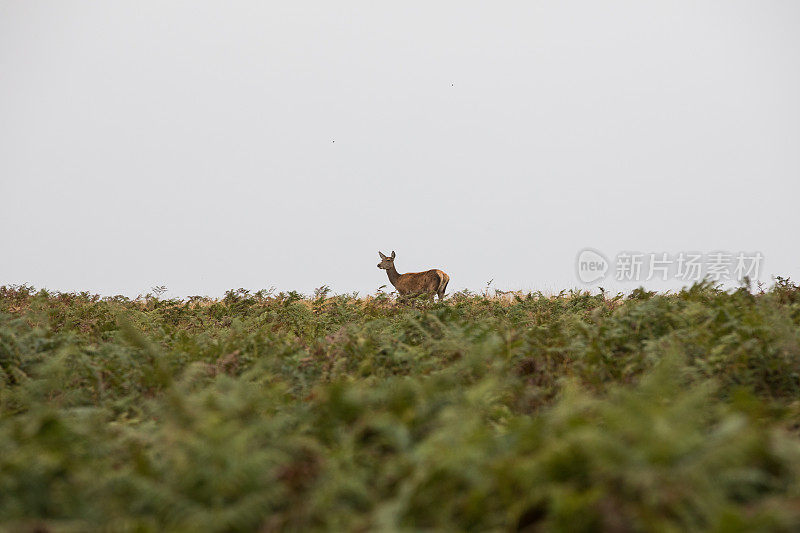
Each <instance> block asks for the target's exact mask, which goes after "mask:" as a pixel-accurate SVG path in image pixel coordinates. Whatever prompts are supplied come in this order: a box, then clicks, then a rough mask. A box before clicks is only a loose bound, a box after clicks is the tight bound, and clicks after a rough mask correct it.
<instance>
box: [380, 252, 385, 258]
mask: <svg viewBox="0 0 800 533" xmlns="http://www.w3.org/2000/svg"><path fill="white" fill-rule="evenodd" d="M378 255H379V256H381V259H386V256H385V255H383V254H382V253H380V252H378Z"/></svg>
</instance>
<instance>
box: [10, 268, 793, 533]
mask: <svg viewBox="0 0 800 533" xmlns="http://www.w3.org/2000/svg"><path fill="white" fill-rule="evenodd" d="M161 293H163V291H161V292H159V293H157V295H156V296H152V295H148V296H147V297H144V298H138V299H136V300H130V299H127V298H124V297H113V298H100V297H98V296H95V295H91V294H88V293H81V294H64V293H48V292H46V291H44V290H42V291H38V292H37V291H35V290H34V289H33V288H31V287H29V286H14V287H0V526H1V527H2V528H3V529H5V530H9V531H87V530H98V529H100V530H107V531H163V530H167V531H299V530H328V531H367V530H385V531H401V530H409V531H410V530H442V531H453V530H473V531H509V530H523V531H687V530H691V531H720V532H721V531H797V530H798V529H799V528H800V438H799V437H800V434H799V433H798V428H799V427H800V403H799V402H798V393H799V392H800V329H799V328H798V325H800V287H798V286H797V285H794V284H793V283H791V282H790V281H788V280H785V279H781V278H779V279H778V281H777V283H776V284H775V285H774V286H773V287H772V288H771V289H769V290H768V291H759V292H756V293H753V292H752V291H750V290H747V289H745V288H742V289H739V290H735V291H723V290H721V289H719V288H717V287H714V286H712V285H710V284H707V283H703V284H697V285H694V286H692V287H689V288H686V289H684V290H683V291H682V292H680V293H677V294H654V293H651V292H647V291H644V290H638V291H634V293H632V294H631V295H630V296H628V297H623V296H622V295H617V296H614V297H611V296H609V295H607V294H601V295H590V294H588V293H586V292H580V291H572V292H569V293H567V292H563V293H561V294H559V295H557V296H544V295H542V294H539V293H534V294H524V295H523V294H506V295H502V296H498V297H488V296H486V295H474V294H470V293H467V292H464V293H456V294H455V295H453V296H452V297H451V298H449V299H448V300H447V301H445V302H444V303H436V304H420V305H417V306H409V305H401V304H398V303H397V302H395V301H394V300H393V299H391V298H390V297H388V296H386V295H383V294H379V295H378V296H375V297H367V298H356V297H354V296H347V295H340V296H329V291H327V289H326V288H322V289H320V290H318V291H317V292H316V293H315V295H314V296H311V297H304V296H302V295H299V294H297V293H294V292H291V293H288V294H285V293H280V294H272V293H267V292H264V291H261V292H258V293H252V294H251V293H250V292H249V291H246V290H243V289H240V290H238V291H230V292H228V293H227V295H226V296H225V298H223V299H219V300H212V299H208V298H201V297H192V298H189V299H188V300H175V299H163V298H161Z"/></svg>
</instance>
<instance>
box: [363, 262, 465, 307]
mask: <svg viewBox="0 0 800 533" xmlns="http://www.w3.org/2000/svg"><path fill="white" fill-rule="evenodd" d="M378 255H380V256H381V262H380V263H378V268H382V269H383V270H385V271H386V274H388V275H389V282H391V284H392V285H394V288H395V289H397V292H399V293H400V296H423V295H424V296H427V297H429V298H430V299H431V300H433V298H434V296H435V295H437V294H438V295H439V301H441V300H442V299H443V298H444V291H445V289H446V288H447V283H448V282H449V281H450V276H448V275H447V274H445V273H444V272H442V271H441V270H438V269H433V270H426V271H425V272H408V273H406V274H399V273H398V272H397V269H396V268H394V258H395V257H396V256H395V253H394V252H392V255H391V257H387V256H385V255H383V254H382V253H381V252H378Z"/></svg>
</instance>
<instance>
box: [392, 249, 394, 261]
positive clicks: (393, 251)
mask: <svg viewBox="0 0 800 533" xmlns="http://www.w3.org/2000/svg"><path fill="white" fill-rule="evenodd" d="M392 259H394V250H392Z"/></svg>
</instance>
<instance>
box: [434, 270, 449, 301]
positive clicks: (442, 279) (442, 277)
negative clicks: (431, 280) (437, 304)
mask: <svg viewBox="0 0 800 533" xmlns="http://www.w3.org/2000/svg"><path fill="white" fill-rule="evenodd" d="M438 274H439V288H438V289H436V292H437V293H438V294H441V295H442V296H444V291H445V289H447V284H448V283H450V276H448V275H447V274H445V273H444V272H442V271H441V270H440V271H439V272H438Z"/></svg>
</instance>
